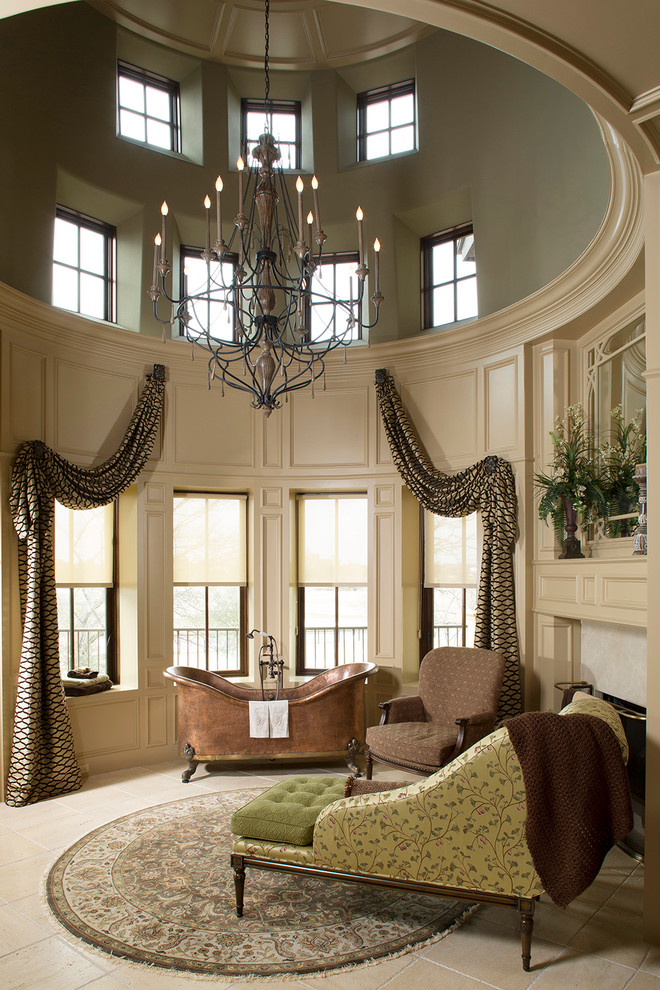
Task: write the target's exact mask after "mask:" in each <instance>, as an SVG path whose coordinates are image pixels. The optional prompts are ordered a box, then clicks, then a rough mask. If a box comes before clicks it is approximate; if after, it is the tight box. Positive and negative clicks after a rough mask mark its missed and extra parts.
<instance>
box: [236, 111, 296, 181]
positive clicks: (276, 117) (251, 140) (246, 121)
mask: <svg viewBox="0 0 660 990" xmlns="http://www.w3.org/2000/svg"><path fill="white" fill-rule="evenodd" d="M241 110H242V121H241V124H242V135H241V148H242V149H243V150H244V151H247V156H248V157H247V164H248V167H249V168H252V167H253V166H257V167H260V163H259V162H258V161H257V160H256V158H253V157H252V149H253V148H254V147H255V145H257V144H258V143H259V137H260V135H261V134H263V133H264V131H268V132H269V133H270V134H272V135H273V137H274V138H275V142H276V143H277V146H278V147H279V149H280V154H281V156H282V157H281V158H280V160H279V161H278V162H276V163H275V164H276V166H281V167H282V168H283V169H299V168H300V103H298V102H297V101H294V100H291V101H289V102H286V101H271V104H270V112H269V113H268V114H267V113H266V110H265V106H264V104H263V103H260V102H259V101H258V100H242V101H241Z"/></svg>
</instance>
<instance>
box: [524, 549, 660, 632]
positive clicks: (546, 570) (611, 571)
mask: <svg viewBox="0 0 660 990" xmlns="http://www.w3.org/2000/svg"><path fill="white" fill-rule="evenodd" d="M646 579H647V562H646V558H645V557H630V558H627V559H622V558H619V559H618V560H613V559H609V558H585V559H584V560H573V561H565V560H555V561H547V562H546V561H543V562H537V563H535V564H534V588H535V594H534V611H535V612H537V613H541V614H543V615H554V616H560V617H562V618H567V619H580V620H581V619H593V620H594V621H597V622H615V623H619V624H621V625H629V626H646V619H647V604H646V599H647V592H646Z"/></svg>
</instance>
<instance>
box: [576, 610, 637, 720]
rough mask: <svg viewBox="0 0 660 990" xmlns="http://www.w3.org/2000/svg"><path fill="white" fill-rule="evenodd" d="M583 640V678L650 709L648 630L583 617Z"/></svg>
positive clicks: (599, 688)
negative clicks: (647, 690)
mask: <svg viewBox="0 0 660 990" xmlns="http://www.w3.org/2000/svg"><path fill="white" fill-rule="evenodd" d="M580 641H581V642H580V647H581V649H580V655H581V660H580V676H581V678H582V680H585V681H589V682H590V683H592V684H593V685H594V688H595V689H596V690H598V691H603V692H604V693H605V694H612V695H615V696H616V697H617V698H622V699H623V700H625V701H630V702H632V703H633V704H635V705H641V706H642V707H644V708H646V629H643V628H640V627H638V626H623V625H616V624H615V623H613V622H595V621H592V620H590V619H583V620H582V624H581V633H580Z"/></svg>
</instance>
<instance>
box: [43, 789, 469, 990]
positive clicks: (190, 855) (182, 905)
mask: <svg viewBox="0 0 660 990" xmlns="http://www.w3.org/2000/svg"><path fill="white" fill-rule="evenodd" d="M257 793H259V792H258V791H256V790H243V791H230V792H217V793H213V794H209V795H203V796H199V797H193V798H184V799H183V800H181V801H175V802H173V803H171V804H165V805H157V806H156V807H153V808H148V809H146V810H144V811H139V812H134V813H133V814H130V815H126V816H125V817H123V818H119V819H117V820H116V821H113V822H110V823H109V824H107V825H103V826H101V827H100V828H97V829H95V830H94V831H93V832H90V833H89V834H88V835H86V836H84V837H83V838H82V839H79V840H78V841H77V842H75V843H74V844H73V845H72V846H71V848H70V849H67V850H66V852H64V853H63V854H62V855H61V856H60V857H59V858H58V860H57V861H56V862H55V864H54V865H53V867H52V868H51V870H50V872H49V874H48V877H47V880H46V892H47V898H48V904H49V907H50V909H51V911H52V912H53V914H54V915H55V917H56V918H57V920H58V921H59V922H60V923H61V924H62V925H64V926H65V928H67V929H68V930H69V931H70V932H72V933H73V934H74V935H76V936H78V937H79V938H81V939H83V940H84V941H85V942H88V943H90V944H91V945H93V946H95V947H96V948H100V949H103V950H104V951H106V952H109V953H112V954H113V955H115V956H121V957H123V958H126V959H130V960H133V961H134V962H139V963H146V964H148V965H151V966H161V967H163V968H165V969H171V970H178V971H181V972H189V973H197V974H203V973H205V974H213V975H215V976H219V975H223V976H240V977H243V978H247V977H250V976H254V977H264V976H275V975H280V976H281V975H292V974H299V973H317V974H320V973H324V972H327V971H328V970H333V969H337V968H341V967H345V966H354V965H356V964H359V963H361V962H366V961H368V960H373V959H379V958H384V957H386V956H390V955H397V954H400V953H402V952H405V951H407V950H409V949H412V948H414V947H415V946H416V945H419V944H420V943H422V942H426V941H428V940H429V939H431V938H433V937H434V936H437V937H441V935H442V934H447V933H448V931H449V930H451V929H452V928H454V927H456V925H457V924H458V923H459V922H460V920H461V918H462V917H465V916H466V915H467V914H469V913H471V911H472V910H473V908H471V907H469V906H468V907H467V911H466V905H465V902H464V901H463V902H460V901H454V900H449V899H447V898H441V897H426V896H420V895H418V894H412V893H406V892H405V891H395V890H386V889H379V888H370V887H368V886H366V885H361V884H354V883H342V882H340V881H330V880H323V879H317V878H305V877H297V876H289V875H287V874H278V873H274V872H271V871H266V870H248V874H247V880H246V884H245V913H244V916H243V918H237V917H236V910H235V901H234V882H233V872H232V870H231V867H230V865H229V855H230V849H231V838H230V836H231V833H230V821H231V816H232V814H233V813H234V811H237V810H238V809H239V808H241V807H242V806H243V805H244V804H246V803H247V802H248V801H249V800H251V799H252V798H253V797H254V796H255V795H256V794H257Z"/></svg>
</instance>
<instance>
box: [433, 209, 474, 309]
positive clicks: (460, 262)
mask: <svg viewBox="0 0 660 990" xmlns="http://www.w3.org/2000/svg"><path fill="white" fill-rule="evenodd" d="M422 263H423V269H424V272H423V286H422V295H423V320H424V326H425V327H441V326H444V325H445V324H447V323H458V322H460V321H461V320H470V319H474V318H475V317H476V316H477V315H478V312H479V306H478V301H477V262H476V255H475V250H474V234H473V232H472V227H468V226H466V227H461V228H458V229H457V230H455V231H446V232H444V233H441V234H435V235H433V236H432V237H426V238H424V240H423V241H422Z"/></svg>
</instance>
